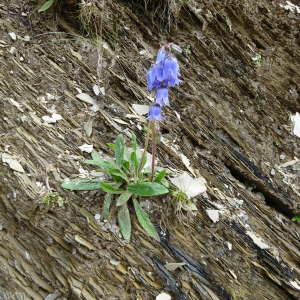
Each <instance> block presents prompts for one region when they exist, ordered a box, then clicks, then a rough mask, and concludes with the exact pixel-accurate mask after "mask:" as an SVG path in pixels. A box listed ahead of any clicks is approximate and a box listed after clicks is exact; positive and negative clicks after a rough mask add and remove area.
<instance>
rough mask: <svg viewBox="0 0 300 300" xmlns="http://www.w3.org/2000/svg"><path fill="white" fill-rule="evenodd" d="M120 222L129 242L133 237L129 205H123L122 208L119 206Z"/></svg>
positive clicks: (125, 237)
mask: <svg viewBox="0 0 300 300" xmlns="http://www.w3.org/2000/svg"><path fill="white" fill-rule="evenodd" d="M118 221H119V225H120V229H121V232H122V234H123V237H124V239H125V240H126V241H127V242H129V241H130V235H131V222H130V214H129V210H128V207H127V203H125V204H123V205H122V206H119V211H118Z"/></svg>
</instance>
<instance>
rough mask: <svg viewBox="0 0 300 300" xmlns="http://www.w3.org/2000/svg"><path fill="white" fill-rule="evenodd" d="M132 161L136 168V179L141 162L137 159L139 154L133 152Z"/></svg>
mask: <svg viewBox="0 0 300 300" xmlns="http://www.w3.org/2000/svg"><path fill="white" fill-rule="evenodd" d="M130 160H131V163H132V165H133V167H134V178H136V177H137V170H138V167H139V162H138V158H137V153H136V152H132V153H131V156H130Z"/></svg>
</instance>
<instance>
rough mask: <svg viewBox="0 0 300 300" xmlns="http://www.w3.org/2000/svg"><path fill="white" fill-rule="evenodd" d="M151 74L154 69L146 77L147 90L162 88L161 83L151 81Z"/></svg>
mask: <svg viewBox="0 0 300 300" xmlns="http://www.w3.org/2000/svg"><path fill="white" fill-rule="evenodd" d="M151 72H152V68H150V70H149V71H148V72H147V74H146V77H147V90H149V91H151V90H152V89H154V88H157V87H160V86H161V81H158V80H157V79H155V80H154V81H151Z"/></svg>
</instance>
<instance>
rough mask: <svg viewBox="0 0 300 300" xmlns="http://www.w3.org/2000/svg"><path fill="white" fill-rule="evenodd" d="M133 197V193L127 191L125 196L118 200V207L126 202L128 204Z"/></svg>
mask: <svg viewBox="0 0 300 300" xmlns="http://www.w3.org/2000/svg"><path fill="white" fill-rule="evenodd" d="M131 196H132V193H130V192H128V191H126V192H125V193H124V194H122V195H121V196H120V197H119V198H118V200H117V204H116V205H117V206H120V205H123V204H124V203H125V202H127V201H128V200H129V199H130V197H131Z"/></svg>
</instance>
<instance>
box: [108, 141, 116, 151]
mask: <svg viewBox="0 0 300 300" xmlns="http://www.w3.org/2000/svg"><path fill="white" fill-rule="evenodd" d="M107 145H108V146H109V147H110V148H111V149H113V150H114V151H116V145H115V144H113V143H107Z"/></svg>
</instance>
